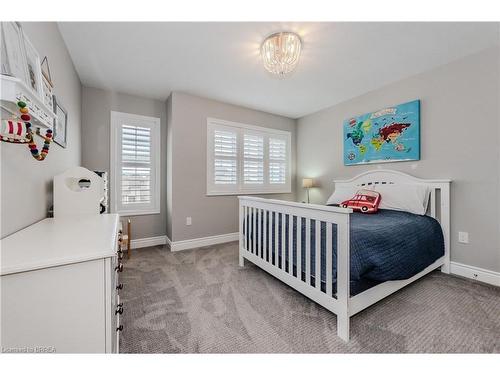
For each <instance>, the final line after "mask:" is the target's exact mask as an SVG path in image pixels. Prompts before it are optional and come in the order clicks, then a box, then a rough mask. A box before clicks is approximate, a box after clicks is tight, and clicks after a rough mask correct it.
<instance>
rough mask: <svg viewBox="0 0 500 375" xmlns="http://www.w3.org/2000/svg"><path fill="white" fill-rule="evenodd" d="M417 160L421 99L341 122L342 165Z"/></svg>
mask: <svg viewBox="0 0 500 375" xmlns="http://www.w3.org/2000/svg"><path fill="white" fill-rule="evenodd" d="M404 160H420V100H414V101H412V102H408V103H404V104H399V105H397V106H394V107H388V108H384V109H381V110H379V111H376V112H371V113H367V114H364V115H362V116H357V117H353V118H350V119H347V120H345V121H344V165H354V164H369V163H381V162H392V161H404Z"/></svg>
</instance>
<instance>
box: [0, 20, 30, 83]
mask: <svg viewBox="0 0 500 375" xmlns="http://www.w3.org/2000/svg"><path fill="white" fill-rule="evenodd" d="M1 28H2V33H1V34H2V40H1V49H2V55H1V56H2V65H1V73H2V74H6V75H10V76H13V77H16V78H19V79H20V80H22V81H23V82H27V74H28V70H27V64H26V52H25V47H24V34H23V31H22V29H21V26H20V25H19V24H18V23H16V22H2V23H1Z"/></svg>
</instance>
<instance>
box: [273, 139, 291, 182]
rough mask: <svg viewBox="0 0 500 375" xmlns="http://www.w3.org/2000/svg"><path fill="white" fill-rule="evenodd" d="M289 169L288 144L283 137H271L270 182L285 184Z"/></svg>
mask: <svg viewBox="0 0 500 375" xmlns="http://www.w3.org/2000/svg"><path fill="white" fill-rule="evenodd" d="M286 171H287V145H286V140H285V139H282V138H271V137H270V138H269V183H270V184H285V183H286V175H287V173H286Z"/></svg>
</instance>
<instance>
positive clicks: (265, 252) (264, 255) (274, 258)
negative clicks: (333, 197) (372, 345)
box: [239, 197, 352, 341]
mask: <svg viewBox="0 0 500 375" xmlns="http://www.w3.org/2000/svg"><path fill="white" fill-rule="evenodd" d="M239 201H240V205H239V226H240V230H239V233H240V236H239V262H240V266H244V259H247V260H249V261H250V262H252V263H254V264H255V265H257V266H259V267H260V268H262V269H263V270H265V271H266V272H268V273H270V274H271V275H273V276H275V277H276V278H278V279H279V280H281V281H283V282H285V283H286V284H288V285H289V286H291V287H292V288H294V289H296V290H298V291H299V292H300V293H302V294H304V295H305V296H306V297H308V298H310V299H312V300H313V301H315V302H316V303H318V304H320V305H322V306H323V307H325V308H326V309H328V310H330V311H331V312H333V313H335V314H336V315H337V332H338V335H339V336H340V337H341V338H342V339H343V340H345V341H347V340H349V316H350V314H349V295H350V293H349V279H350V275H349V215H350V213H351V212H352V210H351V209H346V208H338V207H329V206H321V205H313V204H304V203H295V202H287V201H279V200H272V199H263V198H255V197H239ZM304 222H305V230H304V231H303V230H302V227H303V223H304ZM295 228H296V229H295ZM311 234H313V235H311ZM302 237H305V238H302ZM322 238H324V239H325V240H324V241H325V244H326V246H325V247H324V249H325V250H324V255H323V257H322V256H321V254H322V251H321V243H322ZM334 238H336V246H332V244H333V239H334ZM334 248H335V249H336V254H334V253H333V251H334ZM312 254H314V257H312V256H311V255H312ZM334 261H336V262H337V264H336V271H337V272H336V274H335V275H334V274H333V267H332V265H333V262H334ZM313 267H314V268H313ZM322 278H323V282H322ZM333 286H336V288H335V289H336V290H334V287H333Z"/></svg>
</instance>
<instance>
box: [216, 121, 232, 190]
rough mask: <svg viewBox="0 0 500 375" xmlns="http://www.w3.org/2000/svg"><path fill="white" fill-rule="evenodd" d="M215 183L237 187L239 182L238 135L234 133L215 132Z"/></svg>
mask: <svg viewBox="0 0 500 375" xmlns="http://www.w3.org/2000/svg"><path fill="white" fill-rule="evenodd" d="M213 137H214V183H215V184H216V185H219V184H222V185H225V184H229V185H236V184H237V182H238V176H237V173H238V144H237V141H238V135H237V133H236V132H234V131H227V130H215V131H214V133H213Z"/></svg>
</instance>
